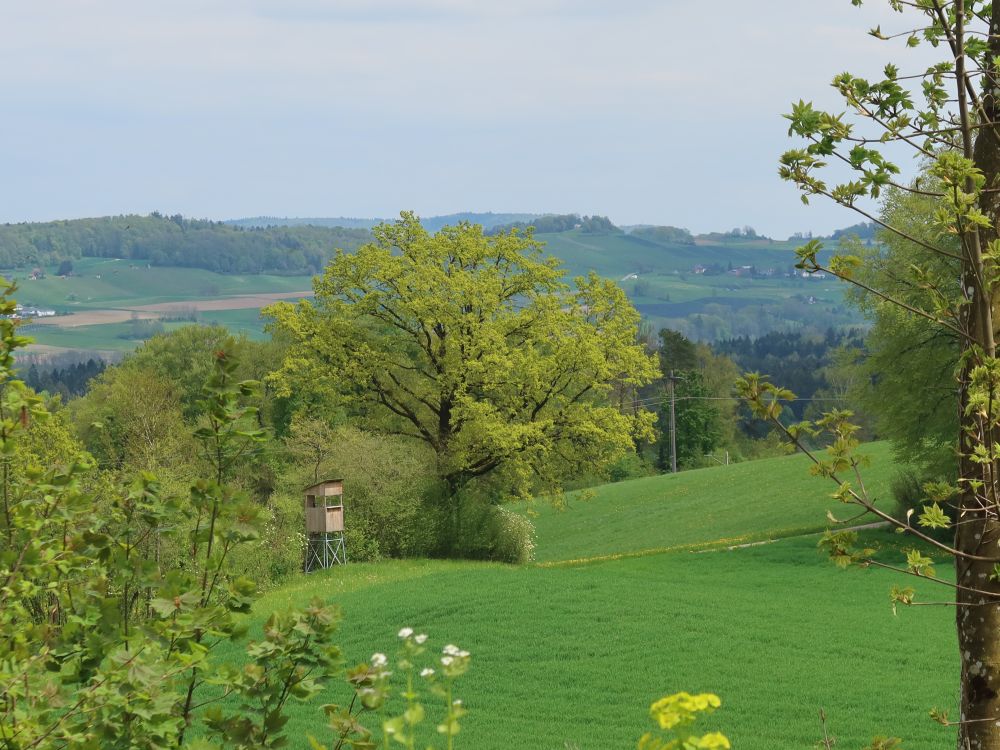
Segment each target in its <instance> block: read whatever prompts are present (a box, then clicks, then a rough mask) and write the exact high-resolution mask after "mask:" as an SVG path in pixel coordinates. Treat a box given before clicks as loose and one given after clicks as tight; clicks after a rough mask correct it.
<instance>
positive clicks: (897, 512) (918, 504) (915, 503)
mask: <svg viewBox="0 0 1000 750" xmlns="http://www.w3.org/2000/svg"><path fill="white" fill-rule="evenodd" d="M928 481H929V480H928V478H926V477H922V476H921V475H920V473H918V472H917V470H916V469H913V468H905V469H901V470H900V471H898V472H897V473H896V475H895V476H894V477H893V478H892V480H891V481H890V483H889V492H890V493H891V494H892V499H893V501H894V502H895V507H894V508H893V511H892V515H893V517H895V518H897V519H899V520H900V521H904V522H905V521H906V520H907V516H909V515H912V518H911V519H910V520H911V521H913V522H915V521H914V519H915V518H916V517H917V516H918V515H920V513H921V512H922V511H923V507H924V506H925V505H928V504H929V503H930V501H929V500H928V499H927V492H926V491H925V486H926V484H927V482H928ZM941 509H942V510H943V511H944V512H945V514H946V515H947V516H948V519H949V520H950V521H951V522H952V523H954V522H955V520H956V515H955V511H954V509H953V508H952V507H951V506H950V505H949V504H947V503H942V504H941ZM920 530H921V531H922V532H923V533H925V534H928V535H929V536H932V537H934V538H935V539H939V540H941V541H948V540H950V539H951V538H952V537H953V536H954V534H955V532H954V527H951V526H949V527H948V528H944V529H934V528H926V527H923V526H922V527H920Z"/></svg>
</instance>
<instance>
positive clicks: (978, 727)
mask: <svg viewBox="0 0 1000 750" xmlns="http://www.w3.org/2000/svg"><path fill="white" fill-rule="evenodd" d="M972 517H973V518H977V520H976V521H975V522H973V523H964V524H962V525H960V526H959V527H958V533H957V534H956V543H957V547H958V549H959V550H962V551H967V552H970V553H976V552H978V553H979V554H989V553H990V552H992V551H995V550H997V549H998V547H997V542H998V541H1000V524H998V523H997V522H996V521H995V520H985V521H984V520H982V519H983V516H982V513H981V512H980V513H979V514H978V516H972ZM968 518H969V516H968V515H967V516H966V518H965V519H963V520H967V519H968ZM955 569H956V570H955V572H956V575H957V581H958V583H959V585H961V586H967V587H970V588H975V589H980V590H983V591H1000V586H998V584H997V582H996V581H991V580H990V576H991V575H992V574H993V564H992V563H989V562H984V561H978V560H965V559H963V558H956V563H955ZM998 601H1000V600H998V599H990V598H989V597H987V596H985V595H984V594H978V593H973V592H969V591H962V590H959V591H958V592H957V596H956V602H957V604H958V606H957V607H956V620H957V625H958V648H959V654H960V656H961V712H960V715H959V717H958V718H959V719H960V720H961V721H962V722H963V723H962V724H961V725H960V729H959V734H958V748H959V750H1000V637H998V636H1000V604H998V603H997V602H998Z"/></svg>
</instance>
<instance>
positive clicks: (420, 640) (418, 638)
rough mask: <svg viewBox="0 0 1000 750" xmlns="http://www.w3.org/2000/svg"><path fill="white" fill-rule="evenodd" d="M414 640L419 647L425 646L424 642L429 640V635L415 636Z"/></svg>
mask: <svg viewBox="0 0 1000 750" xmlns="http://www.w3.org/2000/svg"><path fill="white" fill-rule="evenodd" d="M413 640H415V641H416V642H417V643H418V644H419V645H423V644H424V642H425V641H426V640H427V633H420V634H419V635H415V636H413Z"/></svg>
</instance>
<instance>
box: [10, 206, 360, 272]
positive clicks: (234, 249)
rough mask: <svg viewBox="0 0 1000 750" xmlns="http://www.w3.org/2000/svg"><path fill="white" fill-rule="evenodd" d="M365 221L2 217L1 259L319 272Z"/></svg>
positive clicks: (353, 242) (19, 263) (355, 240)
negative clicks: (14, 220)
mask: <svg viewBox="0 0 1000 750" xmlns="http://www.w3.org/2000/svg"><path fill="white" fill-rule="evenodd" d="M369 237H370V234H369V232H368V230H366V229H345V228H342V227H318V226H289V227H268V228H260V229H249V228H243V227H237V226H232V225H230V224H226V223H224V222H218V221H209V220H203V219H187V218H184V217H182V216H180V215H175V216H164V215H162V214H159V213H156V212H154V213H152V214H150V215H149V216H139V215H124V216H113V217H102V218H95V219H72V220H66V221H51V222H44V223H24V224H4V225H0V267H3V268H24V267H30V266H34V265H50V264H55V263H59V262H61V261H63V260H66V259H73V258H81V257H82V258H123V259H127V260H135V261H140V262H143V263H148V264H150V265H154V266H184V267H189V268H204V269H207V270H209V271H216V272H218V273H265V272H267V273H278V274H308V273H318V272H319V271H320V270H321V269H322V268H323V266H324V264H325V263H326V262H327V261H328V260H329V259H330V258H331V257H332V256H333V251H334V249H335V248H338V247H339V248H343V249H345V250H354V249H357V248H358V247H360V246H361V245H362V244H363V243H364V242H365V241H367V240H368V238H369Z"/></svg>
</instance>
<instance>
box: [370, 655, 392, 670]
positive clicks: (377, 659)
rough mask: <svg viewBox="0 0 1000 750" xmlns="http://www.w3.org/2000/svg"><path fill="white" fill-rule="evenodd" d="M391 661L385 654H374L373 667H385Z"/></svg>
mask: <svg viewBox="0 0 1000 750" xmlns="http://www.w3.org/2000/svg"><path fill="white" fill-rule="evenodd" d="M388 663H389V660H388V659H387V658H386V656H385V654H372V666H373V667H384V666H385V665H386V664H388Z"/></svg>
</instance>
